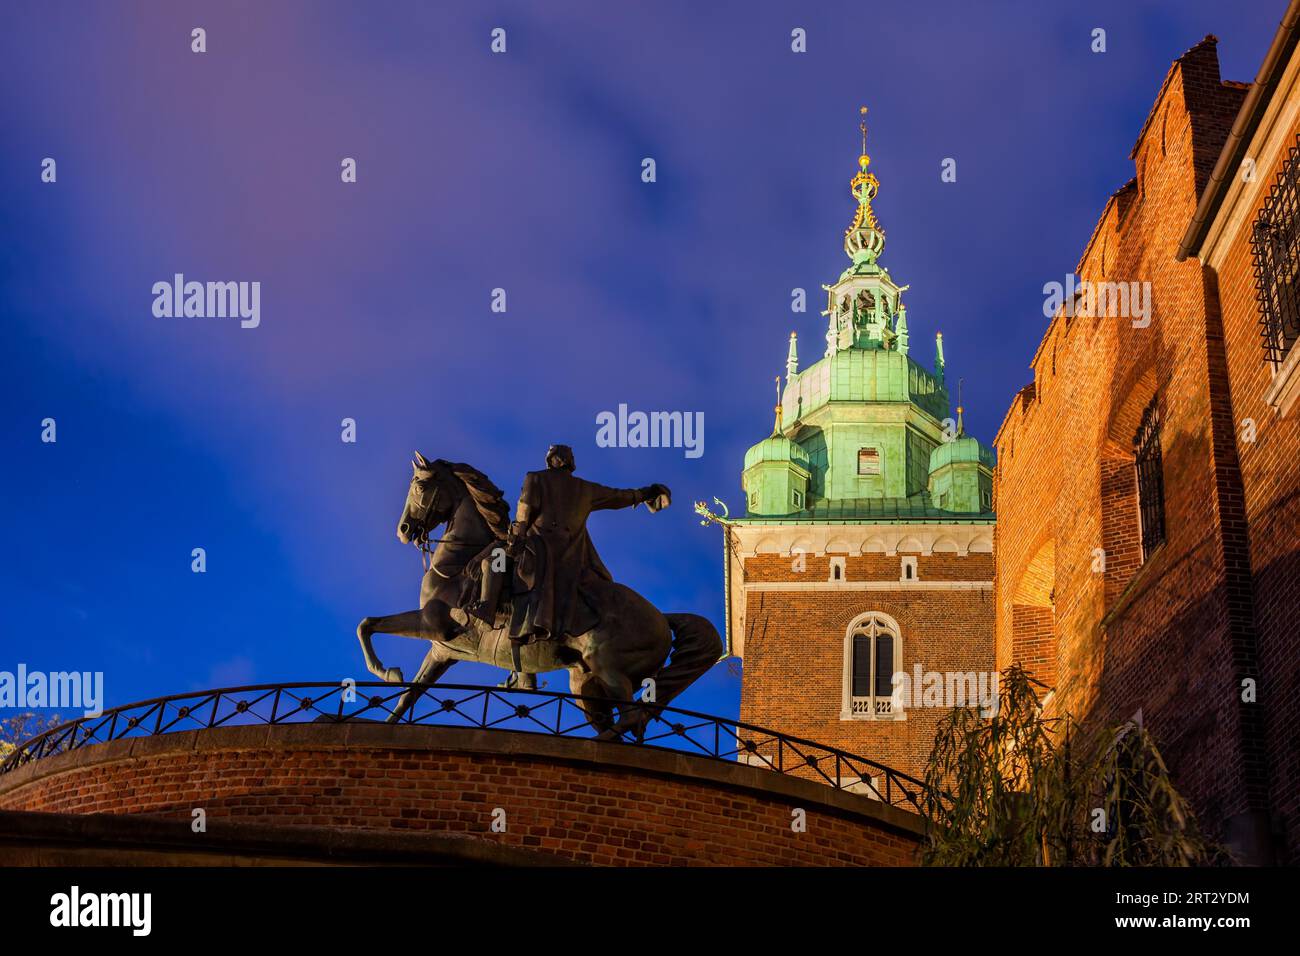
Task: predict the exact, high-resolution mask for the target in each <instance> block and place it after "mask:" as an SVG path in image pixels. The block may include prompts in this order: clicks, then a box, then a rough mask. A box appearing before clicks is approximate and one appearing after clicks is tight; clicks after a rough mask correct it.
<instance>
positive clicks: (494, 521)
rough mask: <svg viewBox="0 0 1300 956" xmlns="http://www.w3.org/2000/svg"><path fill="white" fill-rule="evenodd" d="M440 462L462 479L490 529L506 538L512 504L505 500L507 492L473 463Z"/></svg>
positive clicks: (497, 535) (500, 536)
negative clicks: (493, 482)
mask: <svg viewBox="0 0 1300 956" xmlns="http://www.w3.org/2000/svg"><path fill="white" fill-rule="evenodd" d="M439 464H441V465H443V466H444V467H445V468H446V469H447V470H448V471H450V472H451V473H452V474H453V475H455V476H456V477H457V478H458V479H460V482H461V484H463V485H464V486H465V490H466V491H468V492H469V495H470V497H471V498H472V499H473V500H474V506H475V507H476V508H478V513H479V514H480V515H481V516H482V517H483V520H484V521H485V522H486V523H487V526H488V529H489V530H490V531H491V532H492V533H493V534H494V535H495V536H496V537H498V538H504V537H505V536H506V535H507V533H508V532H509V531H510V506H509V505H507V504H506V502H505V492H503V491H502V490H501V489H500V488H498V487H497V486H496V485H494V484H492V479H491V478H489V477H488V476H487V475H485V474H483V472H481V471H479V470H478V469H477V468H475V467H474V466H473V465H467V464H465V463H464V462H455V461H440V462H439Z"/></svg>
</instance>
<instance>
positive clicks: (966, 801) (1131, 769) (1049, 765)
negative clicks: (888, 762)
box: [922, 665, 1227, 866]
mask: <svg viewBox="0 0 1300 956" xmlns="http://www.w3.org/2000/svg"><path fill="white" fill-rule="evenodd" d="M1000 683H1001V688H1000V694H999V706H998V711H997V713H996V714H995V715H994V716H992V717H989V718H986V717H982V716H981V715H980V714H979V712H978V711H976V710H973V709H967V708H957V709H954V710H953V712H952V713H951V714H950V715H949V716H948V717H947V718H946V719H945V720H944V722H943V723H942V724H941V725H940V727H939V730H938V732H937V734H936V736H935V741H934V748H933V750H932V751H931V753H930V759H929V762H928V763H927V765H926V771H925V782H926V784H927V787H928V792H927V793H926V795H925V796H924V798H923V802H922V813H923V814H924V816H925V819H926V839H925V844H924V846H923V850H922V860H923V862H924V863H925V864H926V865H929V866H1204V865H1210V864H1214V863H1223V862H1227V856H1226V853H1225V852H1224V851H1223V850H1222V849H1221V848H1220V847H1218V846H1216V845H1214V844H1213V843H1212V842H1210V841H1209V840H1207V839H1206V838H1205V837H1204V836H1203V835H1202V834H1201V832H1200V830H1199V828H1198V827H1197V824H1196V820H1195V817H1194V815H1193V814H1192V812H1191V809H1190V807H1189V806H1188V805H1187V802H1186V800H1184V799H1183V797H1182V796H1181V795H1180V794H1179V793H1178V791H1177V789H1176V788H1175V787H1174V785H1173V783H1172V781H1171V780H1170V778H1169V771H1168V768H1166V766H1165V762H1164V760H1163V758H1161V756H1160V751H1159V749H1158V748H1157V746H1156V743H1155V741H1154V739H1152V737H1151V735H1150V734H1149V733H1148V732H1147V730H1146V729H1145V728H1143V727H1141V726H1139V725H1136V724H1133V723H1126V724H1123V725H1121V726H1119V727H1116V728H1113V729H1111V730H1109V731H1107V732H1104V733H1100V734H1096V735H1093V738H1092V739H1091V740H1089V739H1088V738H1087V737H1086V736H1085V735H1084V734H1082V733H1081V732H1080V728H1079V727H1078V726H1077V725H1076V724H1075V723H1074V721H1073V720H1072V719H1071V718H1070V717H1069V716H1068V715H1067V716H1064V717H1060V718H1046V717H1044V716H1043V714H1042V707H1041V703H1040V701H1039V697H1038V692H1037V689H1036V687H1041V686H1042V685H1041V684H1038V683H1037V682H1036V681H1034V680H1033V678H1031V677H1030V676H1029V674H1028V673H1027V672H1026V671H1025V670H1024V669H1023V668H1022V667H1020V666H1019V665H1013V666H1012V667H1009V668H1008V669H1007V670H1005V671H1003V672H1002V675H1001V681H1000Z"/></svg>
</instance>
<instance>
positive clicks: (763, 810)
mask: <svg viewBox="0 0 1300 956" xmlns="http://www.w3.org/2000/svg"><path fill="white" fill-rule="evenodd" d="M195 807H203V808H204V809H205V810H206V813H207V819H208V822H209V826H210V827H211V828H212V829H213V830H219V829H220V827H221V825H222V824H223V823H224V824H234V823H258V824H269V825H274V826H278V827H293V826H300V827H326V828H331V830H334V831H337V830H339V829H344V830H348V831H364V832H375V831H384V832H390V833H391V832H393V831H411V832H416V833H447V834H460V835H464V836H466V837H469V838H472V839H478V840H483V841H491V842H494V843H497V844H500V845H501V846H502V847H505V848H518V849H532V850H536V851H541V852H544V853H547V854H550V855H553V856H555V857H561V858H564V859H567V860H572V861H574V862H578V863H593V864H598V865H600V864H606V865H618V864H642V865H644V864H660V865H692V864H693V865H700V864H704V865H709V864H725V865H740V866H743V865H783V866H789V865H795V866H800V865H858V866H881V865H885V866H899V865H909V864H911V863H912V862H913V861H914V855H915V850H916V847H917V843H918V840H919V836H920V832H921V831H920V820H919V818H917V817H916V816H915V815H913V814H910V813H906V812H904V811H902V810H898V809H896V808H894V807H889V806H884V805H882V804H881V803H880V802H878V801H875V800H870V799H867V798H866V797H862V796H858V795H855V794H849V793H843V792H837V791H834V790H831V789H830V788H828V787H825V786H822V785H820V784H817V783H812V782H810V781H806V780H800V779H796V778H793V777H787V776H783V775H780V774H776V773H773V772H772V771H769V770H764V769H760V768H756V767H748V766H743V765H740V764H734V763H728V762H720V761H715V760H709V759H706V758H702V757H694V756H689V755H686V754H678V753H673V752H667V751H660V750H652V749H647V748H639V747H631V746H626V745H619V744H600V743H596V742H595V741H590V740H576V739H569V738H560V737H546V736H540V735H536V734H521V733H510V732H505V731H482V730H467V729H461V728H448V727H411V726H406V727H400V726H399V727H389V726H386V725H383V724H310V725H282V726H276V727H265V726H258V727H230V728H219V729H215V730H201V731H187V732H184V733H176V734H167V735H163V736H159V737H146V738H139V739H135V740H121V741H114V742H112V743H107V744H99V745H95V746H90V747H86V748H83V749H81V750H77V751H73V752H72V753H67V754H61V755H59V756H57V757H51V758H48V759H45V760H41V761H38V762H36V763H33V764H29V765H27V766H25V767H21V768H19V769H18V770H15V771H14V772H12V773H9V774H6V775H4V776H3V777H0V810H20V811H43V812H48V813H64V814H93V813H103V814H147V815H151V816H156V817H164V818H171V819H174V820H180V819H183V820H186V821H189V820H190V819H191V811H192V810H193V809H194V808H195ZM496 808H501V809H503V810H505V819H506V827H507V828H506V832H504V833H493V832H491V825H492V819H493V810H494V809H496ZM794 808H802V809H803V810H804V811H805V813H806V820H807V830H806V832H802V833H796V832H793V831H792V830H791V825H790V824H791V819H792V813H791V811H792V810H793V809H794ZM196 839H202V838H201V837H196Z"/></svg>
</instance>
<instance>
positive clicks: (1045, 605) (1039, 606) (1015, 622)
mask: <svg viewBox="0 0 1300 956" xmlns="http://www.w3.org/2000/svg"><path fill="white" fill-rule="evenodd" d="M1011 659H1012V661H1014V662H1017V663H1019V664H1021V665H1023V666H1024V668H1025V670H1027V671H1029V673H1030V675H1031V676H1032V677H1034V678H1036V679H1037V680H1040V681H1042V682H1043V683H1044V684H1046V685H1047V686H1048V687H1055V686H1056V541H1055V540H1054V539H1048V540H1047V541H1045V542H1044V543H1043V544H1042V545H1041V546H1040V547H1039V549H1038V550H1037V551H1036V552H1035V553H1034V556H1033V558H1032V559H1030V561H1029V564H1027V565H1026V566H1025V569H1024V571H1022V572H1021V573H1020V577H1019V579H1018V580H1017V581H1016V586H1015V588H1014V589H1012V596H1011Z"/></svg>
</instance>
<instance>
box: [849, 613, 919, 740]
mask: <svg viewBox="0 0 1300 956" xmlns="http://www.w3.org/2000/svg"><path fill="white" fill-rule="evenodd" d="M902 667H903V638H902V636H901V634H900V633H899V629H898V622H897V621H895V620H894V619H893V618H892V617H890V616H889V615H888V614H883V613H881V612H880V611H868V612H867V613H866V614H860V615H858V616H857V617H856V618H854V619H853V621H852V623H850V624H849V627H848V630H847V632H846V634H845V641H844V701H843V707H842V709H841V713H840V718H841V719H842V720H900V719H902V718H903V716H904V715H903V712H902V708H901V707H895V706H894V674H895V673H897V672H898V671H900V670H902Z"/></svg>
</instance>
